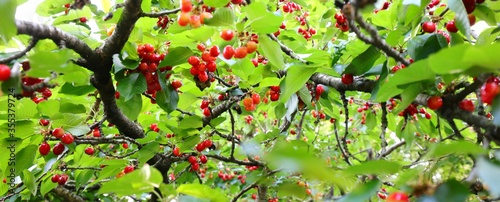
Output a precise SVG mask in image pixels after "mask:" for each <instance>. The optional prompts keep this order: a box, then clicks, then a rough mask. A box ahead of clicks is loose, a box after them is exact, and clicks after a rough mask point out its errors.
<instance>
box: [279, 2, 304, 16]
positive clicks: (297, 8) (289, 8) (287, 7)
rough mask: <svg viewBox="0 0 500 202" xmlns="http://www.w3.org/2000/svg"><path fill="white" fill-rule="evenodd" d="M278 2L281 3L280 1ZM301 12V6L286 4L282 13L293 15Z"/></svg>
mask: <svg viewBox="0 0 500 202" xmlns="http://www.w3.org/2000/svg"><path fill="white" fill-rule="evenodd" d="M280 2H283V1H281V0H280ZM300 10H302V6H300V5H299V4H296V3H295V2H286V3H285V4H284V5H283V12H285V13H293V12H295V11H300Z"/></svg>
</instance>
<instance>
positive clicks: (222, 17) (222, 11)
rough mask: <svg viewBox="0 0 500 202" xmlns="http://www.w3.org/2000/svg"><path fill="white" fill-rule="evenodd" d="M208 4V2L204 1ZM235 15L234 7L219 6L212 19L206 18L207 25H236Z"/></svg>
mask: <svg viewBox="0 0 500 202" xmlns="http://www.w3.org/2000/svg"><path fill="white" fill-rule="evenodd" d="M204 3H205V4H206V2H204ZM234 21H235V16H234V13H233V10H232V9H229V8H219V9H216V10H215V12H214V14H213V17H212V18H210V19H205V21H204V23H205V25H209V26H228V27H232V26H233V25H234Z"/></svg>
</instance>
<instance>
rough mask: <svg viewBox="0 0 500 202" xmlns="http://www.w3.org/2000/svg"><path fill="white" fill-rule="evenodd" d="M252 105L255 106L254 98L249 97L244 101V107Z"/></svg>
mask: <svg viewBox="0 0 500 202" xmlns="http://www.w3.org/2000/svg"><path fill="white" fill-rule="evenodd" d="M252 105H253V99H252V98H249V97H247V98H245V99H243V106H245V107H250V106H252Z"/></svg>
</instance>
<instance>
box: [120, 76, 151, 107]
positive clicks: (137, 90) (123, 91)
mask: <svg viewBox="0 0 500 202" xmlns="http://www.w3.org/2000/svg"><path fill="white" fill-rule="evenodd" d="M116 90H117V91H118V92H120V96H123V98H124V101H125V102H126V101H128V100H130V99H132V97H133V96H134V95H136V94H141V93H143V92H145V91H146V90H147V84H146V78H145V77H144V76H143V75H142V74H140V73H132V74H130V75H128V76H127V77H125V78H123V79H121V80H118V85H117V87H116Z"/></svg>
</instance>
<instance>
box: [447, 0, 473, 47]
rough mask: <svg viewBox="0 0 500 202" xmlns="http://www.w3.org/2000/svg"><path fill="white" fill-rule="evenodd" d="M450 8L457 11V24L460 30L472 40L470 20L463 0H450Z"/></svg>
mask: <svg viewBox="0 0 500 202" xmlns="http://www.w3.org/2000/svg"><path fill="white" fill-rule="evenodd" d="M448 8H450V10H451V11H453V12H455V25H456V26H457V28H458V30H459V31H460V32H461V33H462V34H463V35H465V37H466V38H467V39H468V40H469V41H470V22H469V17H468V15H467V11H466V10H465V6H464V3H463V2H462V0H449V1H448Z"/></svg>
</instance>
